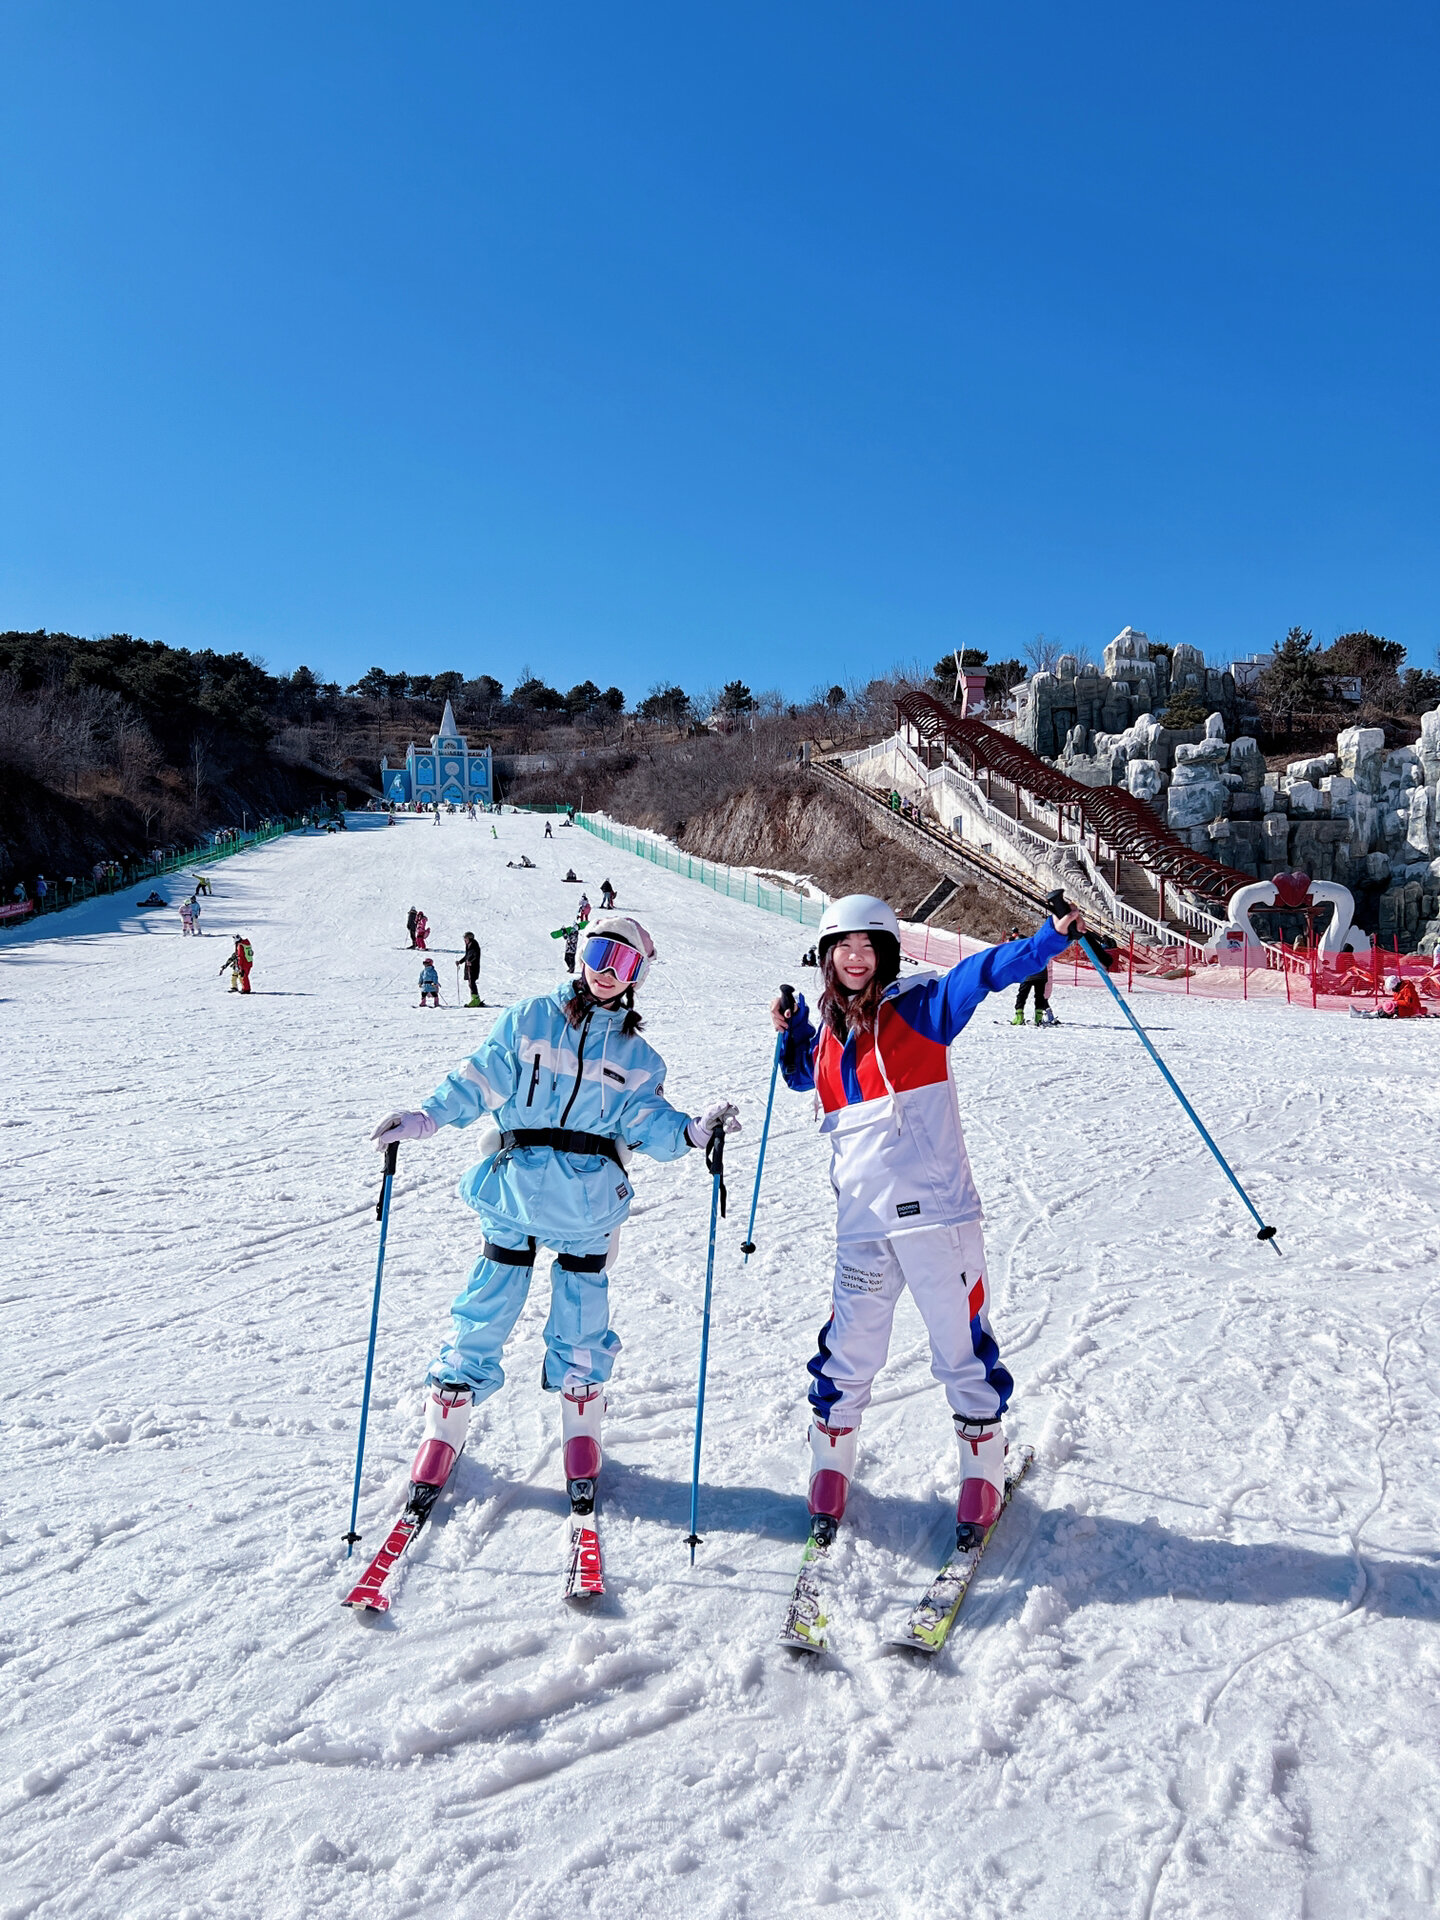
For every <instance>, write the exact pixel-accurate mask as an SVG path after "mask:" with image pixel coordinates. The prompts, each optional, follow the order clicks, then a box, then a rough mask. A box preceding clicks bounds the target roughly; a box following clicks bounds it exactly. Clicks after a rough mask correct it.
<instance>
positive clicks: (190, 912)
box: [180, 900, 195, 934]
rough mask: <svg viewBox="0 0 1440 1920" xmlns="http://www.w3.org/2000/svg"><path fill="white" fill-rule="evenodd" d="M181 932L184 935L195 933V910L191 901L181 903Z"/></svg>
mask: <svg viewBox="0 0 1440 1920" xmlns="http://www.w3.org/2000/svg"><path fill="white" fill-rule="evenodd" d="M180 931H181V933H182V934H191V933H194V931H195V909H194V907H193V905H192V903H191V902H190V901H189V900H182V901H181V902H180Z"/></svg>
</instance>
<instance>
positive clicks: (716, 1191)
mask: <svg viewBox="0 0 1440 1920" xmlns="http://www.w3.org/2000/svg"><path fill="white" fill-rule="evenodd" d="M705 1166H706V1169H707V1170H708V1171H709V1172H710V1173H712V1174H714V1176H715V1184H714V1186H713V1187H712V1188H711V1189H710V1251H709V1252H708V1253H707V1254H706V1256H705V1317H704V1319H703V1320H702V1322H701V1326H700V1385H699V1388H698V1389H697V1391H696V1394H695V1459H694V1462H693V1464H692V1466H691V1469H690V1532H689V1534H688V1535H687V1536H686V1540H685V1544H686V1546H687V1547H689V1549H690V1564H691V1566H692V1567H693V1566H694V1564H695V1549H696V1547H698V1546H699V1544H700V1535H699V1534H698V1533H697V1532H696V1530H695V1529H696V1527H697V1526H698V1524H699V1520H700V1435H701V1433H702V1432H703V1430H704V1426H705V1368H706V1365H707V1364H708V1362H709V1359H710V1291H711V1287H712V1285H713V1283H714V1279H715V1223H716V1221H717V1220H723V1219H724V1218H725V1129H724V1127H723V1126H720V1127H716V1129H715V1131H714V1132H713V1133H712V1134H711V1136H710V1142H709V1145H708V1146H707V1147H706V1149H705Z"/></svg>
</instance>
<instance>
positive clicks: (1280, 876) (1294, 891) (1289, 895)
mask: <svg viewBox="0 0 1440 1920" xmlns="http://www.w3.org/2000/svg"><path fill="white" fill-rule="evenodd" d="M1270 884H1271V885H1272V886H1273V887H1274V889H1275V904H1276V906H1277V907H1292V908H1293V907H1308V906H1309V905H1310V876H1309V874H1308V873H1277V874H1276V876H1275V878H1274V879H1273V880H1272V881H1271V883H1270Z"/></svg>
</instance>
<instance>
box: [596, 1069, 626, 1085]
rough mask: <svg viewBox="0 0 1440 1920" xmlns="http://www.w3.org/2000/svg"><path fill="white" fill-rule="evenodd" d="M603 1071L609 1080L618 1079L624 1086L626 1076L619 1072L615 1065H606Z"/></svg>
mask: <svg viewBox="0 0 1440 1920" xmlns="http://www.w3.org/2000/svg"><path fill="white" fill-rule="evenodd" d="M602 1071H603V1073H604V1075H605V1078H606V1079H607V1080H618V1081H619V1083H620V1085H621V1086H622V1087H623V1086H624V1084H625V1076H624V1074H623V1073H617V1072H616V1070H615V1068H614V1067H605V1068H603V1069H602Z"/></svg>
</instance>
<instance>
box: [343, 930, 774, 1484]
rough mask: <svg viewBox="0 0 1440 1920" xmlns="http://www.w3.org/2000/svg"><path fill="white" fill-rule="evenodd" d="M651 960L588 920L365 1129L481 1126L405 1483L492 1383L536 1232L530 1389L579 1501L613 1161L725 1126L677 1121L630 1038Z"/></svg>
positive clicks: (596, 1441) (598, 1349)
mask: <svg viewBox="0 0 1440 1920" xmlns="http://www.w3.org/2000/svg"><path fill="white" fill-rule="evenodd" d="M654 957H655V948H654V945H653V944H652V942H651V939H650V936H649V934H648V933H647V932H646V931H645V929H644V928H643V927H642V926H641V925H640V923H639V922H638V921H636V920H631V919H628V918H626V917H624V916H621V915H617V916H615V917H614V918H611V919H607V920H602V921H601V922H600V923H599V925H598V926H597V927H596V928H595V930H594V932H593V933H592V934H591V936H590V938H589V939H588V940H587V941H586V942H585V954H584V965H583V969H582V974H581V978H580V979H578V980H575V981H566V982H563V983H562V984H561V985H560V986H559V987H557V988H556V989H555V991H554V992H553V993H544V994H538V995H536V996H535V997H534V998H533V999H529V1000H522V1001H519V1002H518V1003H517V1004H516V1005H515V1006H513V1007H511V1008H509V1009H508V1011H507V1012H505V1013H503V1014H502V1015H501V1016H500V1018H499V1019H498V1020H497V1021H496V1023H495V1025H494V1026H493V1027H492V1028H491V1031H490V1035H489V1038H488V1039H487V1040H486V1041H485V1042H484V1043H483V1045H482V1046H481V1047H480V1048H479V1049H478V1050H477V1051H476V1052H475V1053H473V1054H472V1055H471V1056H470V1058H469V1059H468V1060H466V1061H463V1062H462V1063H461V1065H460V1066H459V1067H457V1068H456V1070H455V1071H454V1072H453V1073H452V1074H450V1075H449V1076H448V1077H447V1078H446V1080H445V1081H444V1082H443V1084H442V1085H441V1086H440V1087H439V1088H438V1089H437V1090H436V1091H435V1092H434V1093H433V1094H432V1095H431V1096H430V1098H429V1099H428V1100H427V1101H425V1102H424V1104H423V1106H422V1107H421V1108H420V1110H419V1111H418V1112H415V1113H392V1114H391V1115H390V1116H389V1118H388V1119H386V1120H382V1121H381V1123H380V1125H379V1126H378V1127H377V1128H376V1129H375V1131H374V1133H373V1134H372V1136H371V1138H372V1139H373V1140H374V1141H375V1142H376V1144H377V1146H378V1147H379V1148H380V1149H382V1150H383V1149H384V1148H385V1146H386V1145H388V1143H389V1142H390V1141H392V1140H427V1139H429V1137H430V1135H431V1134H433V1133H434V1132H435V1131H436V1129H437V1128H438V1127H442V1126H456V1127H468V1126H469V1125H470V1124H471V1123H472V1122H473V1121H476V1120H479V1121H481V1122H482V1131H481V1135H480V1141H479V1145H480V1159H479V1161H478V1163H477V1164H476V1165H475V1166H474V1167H472V1168H471V1170H470V1171H469V1173H467V1174H466V1175H465V1177H464V1179H463V1180H462V1181H461V1183H460V1194H461V1198H462V1199H464V1200H465V1201H466V1203H467V1204H468V1205H469V1206H471V1207H473V1208H474V1209H475V1211H476V1213H478V1214H479V1215H480V1219H481V1223H482V1225H483V1226H484V1229H485V1241H484V1247H483V1250H482V1252H481V1255H480V1258H479V1259H478V1260H477V1261H476V1263H475V1267H474V1270H473V1271H472V1273H471V1275H470V1278H469V1279H468V1281H467V1282H466V1283H465V1287H464V1289H463V1291H462V1292H461V1293H460V1295H459V1297H458V1298H457V1299H456V1301H455V1304H454V1307H453V1309H452V1313H453V1318H454V1325H453V1331H452V1334H451V1338H450V1339H449V1340H448V1341H447V1342H446V1343H445V1345H444V1346H442V1348H441V1350H440V1353H439V1355H438V1356H437V1357H436V1359H435V1360H434V1362H433V1363H432V1364H431V1367H430V1370H429V1374H428V1376H427V1378H428V1386H429V1391H428V1394H427V1401H426V1412H425V1431H424V1436H423V1438H422V1440H421V1444H420V1450H419V1452H418V1453H417V1454H416V1456H415V1461H414V1464H413V1465H412V1467H411V1469H410V1475H411V1481H412V1484H413V1485H415V1486H421V1487H427V1486H428V1487H435V1486H442V1485H443V1484H444V1482H445V1480H446V1479H447V1478H448V1476H449V1473H450V1469H451V1467H452V1466H453V1465H454V1463H455V1456H456V1455H457V1453H458V1452H459V1450H460V1448H461V1446H462V1445H463V1444H464V1440H465V1433H466V1429H467V1427H468V1425H469V1420H470V1412H471V1408H472V1407H473V1406H475V1405H478V1403H479V1402H480V1401H482V1400H486V1399H488V1398H489V1397H490V1395H491V1394H492V1393H494V1392H496V1391H497V1389H498V1388H499V1387H501V1386H502V1385H503V1384H504V1380H505V1372H504V1368H503V1367H502V1365H501V1357H502V1355H503V1353H504V1348H505V1342H506V1340H507V1339H508V1338H509V1335H510V1333H511V1330H512V1329H513V1327H514V1325H515V1322H516V1321H517V1320H518V1319H519V1317H520V1312H521V1309H522V1308H523V1307H524V1305H525V1299H526V1296H527V1294H528V1293H529V1291H530V1282H531V1279H532V1277H533V1274H534V1271H535V1248H536V1243H537V1241H538V1242H540V1243H541V1244H543V1245H545V1246H547V1247H549V1248H551V1249H552V1250H553V1251H554V1253H555V1256H556V1258H555V1262H554V1264H553V1266H552V1267H551V1269H550V1317H549V1319H548V1321H547V1322H546V1325H545V1360H544V1364H543V1366H542V1368H541V1379H540V1384H541V1386H542V1387H543V1388H544V1389H545V1390H546V1391H547V1392H550V1393H556V1392H558V1393H559V1394H560V1395H561V1402H560V1413H561V1434H562V1439H563V1443H564V1467H565V1478H566V1481H567V1483H568V1484H569V1491H570V1495H571V1502H572V1511H574V1512H576V1513H583V1512H587V1511H589V1510H590V1508H591V1507H593V1503H594V1481H595V1479H596V1477H597V1475H598V1474H599V1472H600V1466H601V1457H602V1456H601V1448H600V1416H601V1414H602V1413H603V1412H604V1408H605V1398H604V1393H603V1391H602V1390H603V1388H604V1385H605V1382H606V1381H607V1380H608V1379H609V1378H610V1373H611V1369H612V1368H613V1367H614V1365H615V1356H616V1354H617V1353H618V1352H619V1351H620V1341H619V1339H618V1337H617V1336H616V1334H615V1333H614V1332H612V1331H611V1328H610V1306H609V1294H608V1285H609V1269H610V1265H611V1262H612V1261H613V1259H614V1257H615V1249H616V1243H617V1241H618V1238H619V1231H620V1228H621V1226H622V1225H623V1223H624V1221H625V1219H626V1217H627V1216H628V1214H629V1212H630V1199H631V1193H632V1189H631V1186H630V1181H629V1177H628V1174H627V1171H626V1165H627V1163H628V1161H629V1159H630V1156H631V1153H632V1152H633V1151H634V1150H635V1149H636V1148H638V1149H639V1150H640V1151H641V1152H642V1153H648V1154H649V1155H650V1156H651V1157H652V1158H653V1159H656V1160H678V1159H679V1158H680V1156H681V1155H682V1154H684V1153H686V1152H687V1151H688V1150H689V1149H690V1148H691V1147H701V1146H704V1145H705V1143H706V1141H707V1140H708V1139H709V1138H710V1136H711V1134H712V1133H713V1132H714V1131H715V1129H716V1128H717V1127H719V1128H723V1129H724V1130H725V1131H726V1132H727V1133H733V1132H735V1131H736V1129H737V1128H738V1127H739V1124H740V1121H739V1117H738V1115H737V1114H736V1111H735V1109H734V1107H733V1106H731V1105H730V1104H729V1102H728V1101H723V1100H721V1101H716V1102H714V1103H713V1104H712V1105H710V1106H709V1107H708V1108H707V1109H706V1111H705V1112H704V1114H703V1115H702V1116H700V1117H699V1118H698V1119H691V1118H689V1117H688V1116H687V1115H686V1114H684V1113H682V1112H681V1111H680V1110H679V1108H677V1107H672V1106H671V1104H670V1102H669V1101H668V1100H667V1099H666V1098H665V1062H664V1061H663V1060H662V1059H661V1058H660V1056H659V1054H658V1053H656V1052H655V1051H654V1049H653V1048H652V1047H650V1046H648V1045H647V1044H646V1042H645V1041H644V1040H642V1039H641V1038H640V1032H639V1029H640V1015H639V1014H638V1013H637V1012H636V1011H635V989H636V988H637V987H638V986H640V985H641V984H642V983H643V981H644V979H645V976H646V974H647V973H648V972H649V969H650V963H651V961H652V960H653V959H654ZM577 1483H581V1484H579V1485H577ZM587 1502H588V1503H589V1504H588V1505H587V1504H586V1503H587Z"/></svg>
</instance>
